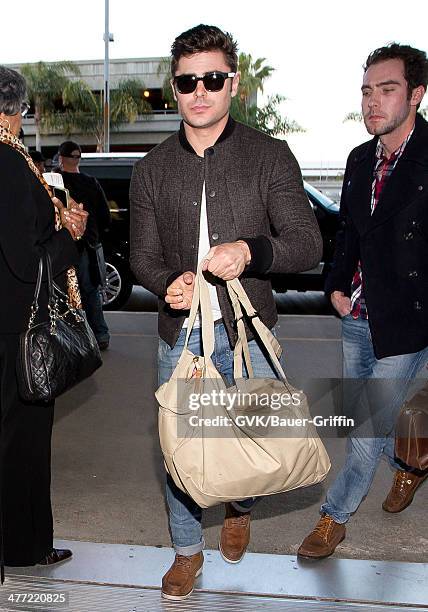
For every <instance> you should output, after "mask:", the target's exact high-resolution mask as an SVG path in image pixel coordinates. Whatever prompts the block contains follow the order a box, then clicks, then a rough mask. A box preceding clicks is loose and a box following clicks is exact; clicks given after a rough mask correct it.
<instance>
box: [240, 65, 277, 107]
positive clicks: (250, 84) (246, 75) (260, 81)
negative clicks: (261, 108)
mask: <svg viewBox="0 0 428 612" xmlns="http://www.w3.org/2000/svg"><path fill="white" fill-rule="evenodd" d="M265 61H266V58H264V57H259V58H258V59H256V60H255V61H253V58H252V56H251V53H248V54H247V53H240V54H239V58H238V71H239V73H240V75H241V76H240V80H239V88H238V94H237V96H236V97H235V98H234V100H233V102H232V109H233V107H235V108H234V110H236V111H238V109H239V112H240V113H241V114H242V115H243V116H244V118H245V117H248V116H249V114H250V108H251V107H252V106H255V105H256V104H257V93H258V92H259V91H260V93H263V86H264V81H265V80H266V79H268V78H269V77H270V76H271V75H272V72H273V71H274V70H275V68H272V66H263V63H264V62H265Z"/></svg>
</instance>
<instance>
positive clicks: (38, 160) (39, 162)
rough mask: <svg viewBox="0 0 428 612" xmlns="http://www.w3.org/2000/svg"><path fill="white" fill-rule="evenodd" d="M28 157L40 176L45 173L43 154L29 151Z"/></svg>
mask: <svg viewBox="0 0 428 612" xmlns="http://www.w3.org/2000/svg"><path fill="white" fill-rule="evenodd" d="M30 157H31V159H32V160H33V162H34V165H35V166H36V168H37V170H38V171H39V172H40V174H43V172H46V168H45V162H46V158H45V156H44V155H43V153H41V152H40V151H30Z"/></svg>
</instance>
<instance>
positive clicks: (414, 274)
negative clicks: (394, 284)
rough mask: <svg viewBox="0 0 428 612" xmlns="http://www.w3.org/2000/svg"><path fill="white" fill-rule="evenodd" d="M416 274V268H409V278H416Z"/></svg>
mask: <svg viewBox="0 0 428 612" xmlns="http://www.w3.org/2000/svg"><path fill="white" fill-rule="evenodd" d="M417 275H418V273H417V272H416V270H410V272H409V278H416V277H417Z"/></svg>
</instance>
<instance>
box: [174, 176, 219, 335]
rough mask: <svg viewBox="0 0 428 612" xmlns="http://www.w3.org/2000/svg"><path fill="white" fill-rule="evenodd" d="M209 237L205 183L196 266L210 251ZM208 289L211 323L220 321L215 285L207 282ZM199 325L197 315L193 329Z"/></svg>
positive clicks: (185, 323)
mask: <svg viewBox="0 0 428 612" xmlns="http://www.w3.org/2000/svg"><path fill="white" fill-rule="evenodd" d="M210 248H211V245H210V237H209V232H208V216H207V198H206V193H205V181H204V184H203V186H202V199H201V217H200V221H199V246H198V265H199V264H200V262H201V261H202V260H203V258H204V257H205V256H206V255H207V253H208V251H209V250H210ZM208 289H209V292H210V299H211V308H212V313H213V321H216V320H217V319H221V310H220V304H219V303H218V297H217V290H216V288H215V285H213V284H212V283H210V282H208ZM188 321H189V319H188V318H187V319H186V320H185V321H184V325H183V327H187V324H188ZM199 325H200V322H199V315H198V316H197V317H196V321H195V327H198V326H199Z"/></svg>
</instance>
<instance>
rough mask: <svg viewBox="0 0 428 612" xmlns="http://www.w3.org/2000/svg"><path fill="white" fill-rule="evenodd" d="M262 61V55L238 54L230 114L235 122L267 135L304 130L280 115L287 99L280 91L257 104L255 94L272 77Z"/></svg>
mask: <svg viewBox="0 0 428 612" xmlns="http://www.w3.org/2000/svg"><path fill="white" fill-rule="evenodd" d="M265 61H266V58H264V57H259V58H258V59H256V60H253V58H252V56H251V54H250V53H248V54H246V53H240V54H239V58H238V71H239V72H240V75H241V76H240V80H239V86H238V93H237V95H236V96H235V97H234V98H233V99H232V105H231V109H230V112H231V114H232V116H233V117H234V119H236V120H237V121H240V122H241V123H245V125H249V126H251V127H255V128H257V129H259V130H261V131H262V132H265V133H266V134H269V135H270V136H280V135H285V134H290V133H292V132H303V131H304V129H303V128H302V126H300V125H299V124H298V123H297V122H296V121H293V120H291V119H287V118H286V117H283V116H282V115H281V112H280V108H279V106H280V104H281V103H282V102H284V101H285V100H286V98H285V97H284V96H281V95H279V94H276V95H274V96H270V97H269V98H268V100H267V103H266V104H265V105H264V106H262V107H258V106H257V93H258V92H260V93H263V91H264V83H265V81H266V79H268V78H269V77H270V76H272V72H273V71H274V70H275V68H272V66H264V65H263V64H264V62H265Z"/></svg>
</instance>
